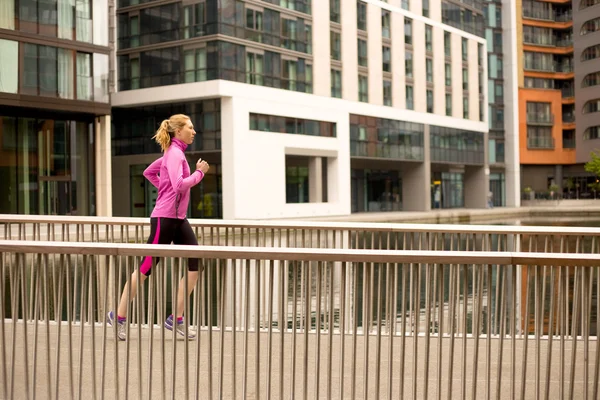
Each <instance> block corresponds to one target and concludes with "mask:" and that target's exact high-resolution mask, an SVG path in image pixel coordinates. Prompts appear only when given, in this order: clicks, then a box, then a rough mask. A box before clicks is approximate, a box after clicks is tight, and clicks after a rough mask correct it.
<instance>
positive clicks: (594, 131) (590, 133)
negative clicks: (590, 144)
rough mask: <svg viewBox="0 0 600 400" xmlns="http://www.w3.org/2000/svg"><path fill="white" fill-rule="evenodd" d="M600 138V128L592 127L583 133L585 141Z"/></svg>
mask: <svg viewBox="0 0 600 400" xmlns="http://www.w3.org/2000/svg"><path fill="white" fill-rule="evenodd" d="M598 138H600V126H590V127H589V128H587V129H586V130H585V131H584V132H583V140H591V139H598Z"/></svg>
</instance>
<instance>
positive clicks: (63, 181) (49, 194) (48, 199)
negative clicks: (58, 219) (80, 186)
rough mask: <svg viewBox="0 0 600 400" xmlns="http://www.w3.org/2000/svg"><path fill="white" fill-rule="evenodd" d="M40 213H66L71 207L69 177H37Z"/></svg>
mask: <svg viewBox="0 0 600 400" xmlns="http://www.w3.org/2000/svg"><path fill="white" fill-rule="evenodd" d="M39 188H40V191H39V192H40V201H39V205H40V210H39V213H40V214H41V215H68V214H71V210H72V209H73V207H72V204H71V196H70V193H71V178H70V177H60V176H58V177H48V176H40V177H39Z"/></svg>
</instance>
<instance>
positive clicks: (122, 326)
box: [106, 311, 127, 340]
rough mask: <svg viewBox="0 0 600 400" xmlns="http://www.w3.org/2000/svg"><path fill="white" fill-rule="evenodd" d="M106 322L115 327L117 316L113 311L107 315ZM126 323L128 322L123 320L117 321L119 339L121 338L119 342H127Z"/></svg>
mask: <svg viewBox="0 0 600 400" xmlns="http://www.w3.org/2000/svg"><path fill="white" fill-rule="evenodd" d="M106 322H108V324H109V325H110V326H114V324H115V314H114V313H113V312H112V311H110V312H109V313H108V314H106ZM126 323H127V321H126V320H123V321H118V320H117V337H118V338H119V340H125V324H126Z"/></svg>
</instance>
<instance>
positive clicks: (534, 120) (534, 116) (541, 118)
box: [527, 113, 554, 125]
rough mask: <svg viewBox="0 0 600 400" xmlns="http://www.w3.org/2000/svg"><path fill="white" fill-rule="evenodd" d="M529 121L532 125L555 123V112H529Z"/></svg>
mask: <svg viewBox="0 0 600 400" xmlns="http://www.w3.org/2000/svg"><path fill="white" fill-rule="evenodd" d="M527 123H528V124H532V125H554V114H542V113H540V114H538V113H527Z"/></svg>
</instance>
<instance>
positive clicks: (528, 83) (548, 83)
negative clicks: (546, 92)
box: [525, 77, 554, 89]
mask: <svg viewBox="0 0 600 400" xmlns="http://www.w3.org/2000/svg"><path fill="white" fill-rule="evenodd" d="M525 87H526V88H535V89H554V80H552V79H543V78H530V77H525Z"/></svg>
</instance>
